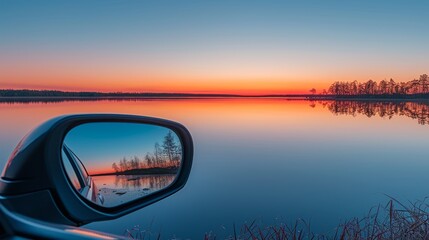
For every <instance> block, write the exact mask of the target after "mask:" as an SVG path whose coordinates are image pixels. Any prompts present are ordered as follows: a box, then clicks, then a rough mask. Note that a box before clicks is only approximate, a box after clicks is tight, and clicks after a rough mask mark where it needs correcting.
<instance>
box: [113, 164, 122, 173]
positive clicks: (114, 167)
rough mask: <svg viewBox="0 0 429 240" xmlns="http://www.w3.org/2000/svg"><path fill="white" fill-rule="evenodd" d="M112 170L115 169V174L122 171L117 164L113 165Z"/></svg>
mask: <svg viewBox="0 0 429 240" xmlns="http://www.w3.org/2000/svg"><path fill="white" fill-rule="evenodd" d="M112 168H113V170H114V171H115V172H119V171H120V169H119V167H118V165H117V164H116V163H113V164H112Z"/></svg>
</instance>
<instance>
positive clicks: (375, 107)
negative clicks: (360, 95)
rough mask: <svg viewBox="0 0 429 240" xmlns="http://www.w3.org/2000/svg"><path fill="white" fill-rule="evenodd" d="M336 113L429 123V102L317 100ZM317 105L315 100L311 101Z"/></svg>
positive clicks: (313, 104)
mask: <svg viewBox="0 0 429 240" xmlns="http://www.w3.org/2000/svg"><path fill="white" fill-rule="evenodd" d="M317 103H319V104H321V105H322V106H323V107H325V108H327V109H329V111H331V112H332V113H334V114H335V115H352V116H356V115H365V116H367V117H373V116H378V117H387V118H389V119H390V118H392V117H393V116H395V115H397V116H406V117H409V118H412V119H416V120H417V122H418V123H419V124H422V125H429V102H405V101H382V102H380V101H317ZM310 106H311V107H315V101H311V103H310Z"/></svg>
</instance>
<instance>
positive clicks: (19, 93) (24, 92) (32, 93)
mask: <svg viewBox="0 0 429 240" xmlns="http://www.w3.org/2000/svg"><path fill="white" fill-rule="evenodd" d="M205 96H211V97H238V96H240V95H234V94H193V93H149V92H148V93H145V92H134V93H133V92H108V93H103V92H66V91H58V90H30V89H21V90H16V89H0V97H47V98H54V97H63V98H107V97H137V98H138V97H205Z"/></svg>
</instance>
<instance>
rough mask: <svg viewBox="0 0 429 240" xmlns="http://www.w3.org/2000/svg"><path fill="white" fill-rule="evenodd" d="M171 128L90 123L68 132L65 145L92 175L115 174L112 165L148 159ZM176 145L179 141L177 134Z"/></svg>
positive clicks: (175, 136) (174, 135)
mask: <svg viewBox="0 0 429 240" xmlns="http://www.w3.org/2000/svg"><path fill="white" fill-rule="evenodd" d="M168 132H169V129H168V128H165V127H160V126H155V125H149V124H131V123H87V124H82V125H79V126H77V127H75V128H73V129H72V130H71V131H70V132H68V133H67V136H66V137H65V139H64V143H65V144H66V145H67V146H68V147H69V148H70V149H71V150H72V151H73V152H74V153H75V154H76V155H77V156H78V157H79V158H80V160H81V161H82V163H83V164H84V165H85V167H86V169H87V171H88V172H89V173H90V174H96V173H106V172H113V170H112V163H114V162H116V163H117V164H118V163H119V161H120V160H121V159H123V158H124V157H125V158H127V160H130V159H131V158H133V157H134V156H137V157H139V158H140V159H141V160H143V159H144V157H145V155H146V153H152V152H153V149H154V146H155V143H156V142H158V143H159V144H162V141H163V140H164V136H165V135H167V133H168ZM173 137H174V138H175V140H176V142H179V139H178V137H177V135H176V134H175V133H173Z"/></svg>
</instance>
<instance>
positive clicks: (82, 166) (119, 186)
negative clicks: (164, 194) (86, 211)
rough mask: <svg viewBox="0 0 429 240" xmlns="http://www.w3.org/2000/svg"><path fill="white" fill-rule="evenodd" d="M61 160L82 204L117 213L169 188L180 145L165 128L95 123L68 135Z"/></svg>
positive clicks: (176, 167) (180, 155)
mask: <svg viewBox="0 0 429 240" xmlns="http://www.w3.org/2000/svg"><path fill="white" fill-rule="evenodd" d="M61 155H62V160H63V165H64V169H65V171H66V173H67V175H68V177H69V180H70V183H71V185H72V186H73V187H74V188H75V189H76V190H77V191H78V192H79V193H80V194H81V195H82V196H83V197H84V198H86V199H88V200H90V201H92V202H94V203H96V204H98V205H100V206H103V207H115V206H118V205H122V204H124V203H127V202H130V201H133V200H135V199H138V198H141V197H145V196H147V195H149V194H152V193H154V192H157V191H160V190H162V189H164V188H166V187H168V186H169V185H171V184H172V183H173V182H174V180H175V179H176V177H177V176H178V172H179V170H180V166H181V163H182V145H181V142H180V140H179V137H178V136H177V135H176V134H175V133H174V132H173V131H172V130H170V129H168V128H166V127H161V126H156V125H150V124H139V123H122V122H98V123H86V124H82V125H78V126H76V127H75V128H73V129H71V130H70V131H69V132H68V133H67V135H66V137H65V138H64V142H63V145H62V149H61Z"/></svg>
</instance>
